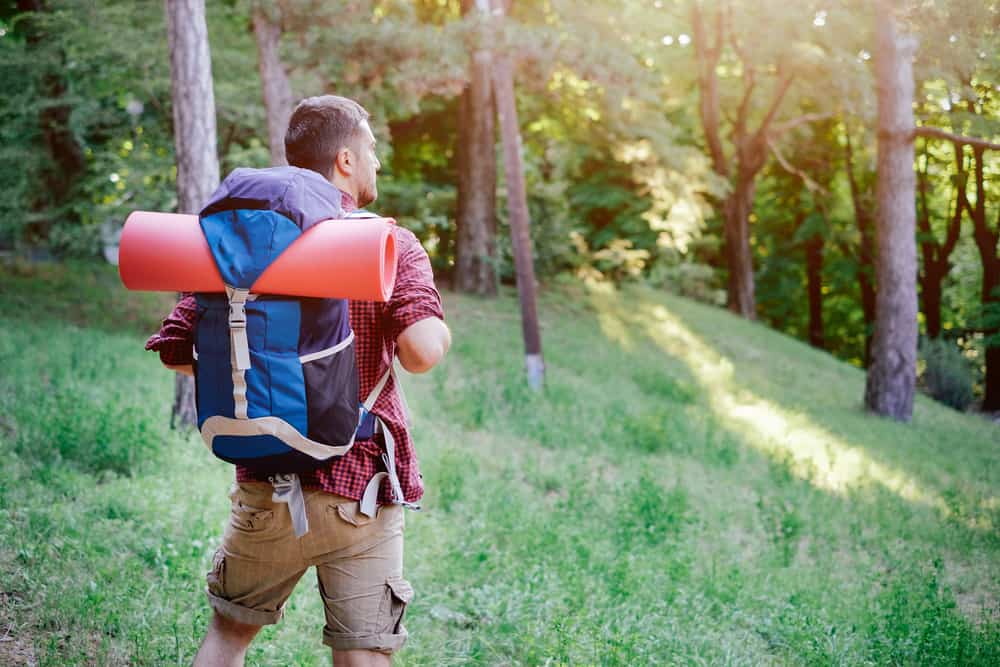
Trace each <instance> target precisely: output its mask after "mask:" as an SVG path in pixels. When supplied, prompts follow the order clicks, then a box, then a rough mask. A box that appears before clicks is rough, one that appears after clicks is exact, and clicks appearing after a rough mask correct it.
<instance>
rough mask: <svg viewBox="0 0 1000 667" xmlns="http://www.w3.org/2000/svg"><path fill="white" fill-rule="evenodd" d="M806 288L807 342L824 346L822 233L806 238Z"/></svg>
mask: <svg viewBox="0 0 1000 667" xmlns="http://www.w3.org/2000/svg"><path fill="white" fill-rule="evenodd" d="M805 245H806V290H807V292H808V294H809V344H810V345H812V346H813V347H818V348H819V349H821V350H822V349H824V348H825V347H826V335H825V332H824V330H823V245H824V240H823V237H822V235H820V234H816V235H814V236H811V237H809V238H808V239H807V240H806V244H805Z"/></svg>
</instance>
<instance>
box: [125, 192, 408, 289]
mask: <svg viewBox="0 0 1000 667" xmlns="http://www.w3.org/2000/svg"><path fill="white" fill-rule="evenodd" d="M394 224H395V221H394V220H392V219H391V218H362V219H357V220H326V221H324V222H319V223H316V224H315V225H313V226H312V227H310V228H309V229H308V230H307V231H305V232H304V233H303V234H302V236H300V237H299V238H297V239H296V240H295V241H294V242H293V243H292V244H291V245H290V246H288V248H286V249H285V251H284V252H282V253H281V255H279V256H278V258H277V259H275V260H274V262H272V263H271V265H270V266H269V267H268V268H267V269H266V270H265V271H264V272H263V273H262V274H261V275H260V277H259V278H258V279H257V282H255V283H254V284H253V286H252V287H251V288H250V291H251V292H253V293H256V294H283V295H287V296H313V297H322V298H338V299H354V300H357V301H388V300H389V297H390V296H392V289H393V287H394V286H395V283H396V242H395V239H394V238H393V236H392V227H393V225H394ZM118 273H119V275H120V276H121V279H122V283H123V284H124V285H125V287H127V288H128V289H130V290H139V291H151V292H225V291H226V287H225V284H224V283H223V281H222V276H221V275H220V274H219V269H218V267H217V266H216V264H215V259H214V258H213V257H212V252H211V250H209V247H208V241H206V240H205V235H204V234H203V233H202V231H201V224H200V223H199V221H198V216H196V215H185V214H180V213H155V212H151V211H135V212H133V213H132V214H131V215H129V217H128V219H127V220H126V221H125V227H124V229H122V235H121V241H120V242H119V246H118Z"/></svg>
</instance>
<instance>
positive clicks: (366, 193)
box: [351, 120, 382, 207]
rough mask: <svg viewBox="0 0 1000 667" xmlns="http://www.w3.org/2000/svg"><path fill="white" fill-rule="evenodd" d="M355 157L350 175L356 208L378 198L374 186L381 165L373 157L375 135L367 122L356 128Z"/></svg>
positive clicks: (376, 188) (376, 158)
mask: <svg viewBox="0 0 1000 667" xmlns="http://www.w3.org/2000/svg"><path fill="white" fill-rule="evenodd" d="M354 152H355V153H356V155H357V160H358V161H357V165H356V167H355V169H354V172H353V173H352V174H351V179H352V180H353V181H354V185H355V187H356V191H357V193H358V206H359V207H365V206H367V205H368V204H371V203H372V202H373V201H375V198H376V197H378V187H377V186H376V185H375V177H376V173H377V172H378V170H379V168H380V167H381V166H382V164H381V163H380V162H379V161H378V156H377V155H375V135H374V134H372V128H371V126H369V125H368V121H366V120H364V121H361V125H360V126H359V128H358V140H357V146H356V149H355V151H354Z"/></svg>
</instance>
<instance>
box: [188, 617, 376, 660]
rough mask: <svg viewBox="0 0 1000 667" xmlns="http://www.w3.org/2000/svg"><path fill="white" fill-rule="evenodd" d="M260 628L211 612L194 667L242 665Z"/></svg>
mask: <svg viewBox="0 0 1000 667" xmlns="http://www.w3.org/2000/svg"><path fill="white" fill-rule="evenodd" d="M260 628H261V626H259V625H246V624H244V623H238V622H236V621H234V620H232V619H229V618H226V617H225V616H222V615H221V614H219V613H218V612H213V613H212V620H211V622H210V623H209V624H208V632H206V633H205V640H204V641H203V642H202V643H201V648H200V649H198V655H196V656H195V658H194V667H243V659H244V657H246V654H247V648H248V647H249V646H250V642H251V641H253V638H254V637H255V636H256V635H257V633H258V632H260ZM335 664H336V663H335ZM344 664H354V663H344ZM358 664H361V663H358ZM372 664H375V663H372Z"/></svg>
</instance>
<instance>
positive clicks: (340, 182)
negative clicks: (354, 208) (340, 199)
mask: <svg viewBox="0 0 1000 667" xmlns="http://www.w3.org/2000/svg"><path fill="white" fill-rule="evenodd" d="M330 182H331V183H333V187H335V188H337V189H338V190H340V191H341V192H343V193H344V194H347V195H350V196H351V199H353V200H354V201H358V189H357V188H356V187H353V186H352V185H351V184H350V183H348V182H347V179H346V178H344V177H343V176H341V175H340V174H339V173H337V172H334V174H333V178H332V179H330Z"/></svg>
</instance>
